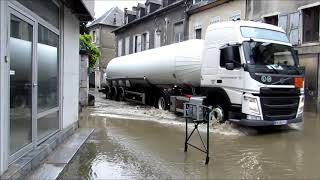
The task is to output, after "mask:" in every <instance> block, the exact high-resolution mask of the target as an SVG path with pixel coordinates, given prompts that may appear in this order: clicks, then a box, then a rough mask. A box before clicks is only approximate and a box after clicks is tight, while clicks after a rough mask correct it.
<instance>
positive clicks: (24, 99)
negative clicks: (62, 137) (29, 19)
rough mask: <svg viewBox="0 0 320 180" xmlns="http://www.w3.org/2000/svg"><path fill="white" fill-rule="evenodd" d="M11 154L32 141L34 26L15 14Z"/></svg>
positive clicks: (12, 18)
mask: <svg viewBox="0 0 320 180" xmlns="http://www.w3.org/2000/svg"><path fill="white" fill-rule="evenodd" d="M10 25H11V29H10V40H9V49H10V155H12V154H13V153H15V152H17V151H18V150H19V149H21V148H23V147H24V146H26V145H28V144H29V143H31V140H32V128H31V127H32V39H33V35H32V34H33V28H32V25H30V24H28V23H26V22H24V21H22V20H21V19H19V18H17V17H16V16H13V15H11V21H10Z"/></svg>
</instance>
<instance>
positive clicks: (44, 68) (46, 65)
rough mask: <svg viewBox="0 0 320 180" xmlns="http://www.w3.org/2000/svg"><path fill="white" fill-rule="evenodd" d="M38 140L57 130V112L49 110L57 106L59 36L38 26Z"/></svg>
mask: <svg viewBox="0 0 320 180" xmlns="http://www.w3.org/2000/svg"><path fill="white" fill-rule="evenodd" d="M37 51H38V52H37V58H38V73H37V74H38V98H37V99H38V113H45V114H47V113H49V114H47V115H46V116H44V117H40V116H39V117H38V118H39V119H38V125H37V126H38V138H39V139H41V138H42V137H45V136H47V135H49V134H50V133H52V132H53V131H55V130H57V129H58V128H59V121H58V119H59V118H58V116H59V112H58V110H56V111H55V112H54V113H53V112H50V111H49V110H51V109H54V108H56V107H58V106H59V103H58V102H59V101H58V97H59V88H58V87H59V58H58V57H59V36H58V35H57V34H55V33H54V32H52V31H50V30H49V29H47V28H46V27H44V26H42V25H40V24H39V26H38V44H37Z"/></svg>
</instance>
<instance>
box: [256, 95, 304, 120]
mask: <svg viewBox="0 0 320 180" xmlns="http://www.w3.org/2000/svg"><path fill="white" fill-rule="evenodd" d="M299 100H300V98H299V96H288V97H260V101H261V107H262V113H263V119H264V120H267V121H275V120H287V119H295V118H296V114H297V110H298V106H299Z"/></svg>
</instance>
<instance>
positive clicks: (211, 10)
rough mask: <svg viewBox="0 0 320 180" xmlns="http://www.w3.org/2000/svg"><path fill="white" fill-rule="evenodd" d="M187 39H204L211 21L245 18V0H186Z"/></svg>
mask: <svg viewBox="0 0 320 180" xmlns="http://www.w3.org/2000/svg"><path fill="white" fill-rule="evenodd" d="M188 5H189V8H188V10H187V13H188V15H189V27H188V28H189V30H188V32H189V34H188V36H189V39H204V38H205V34H206V30H207V28H208V26H209V25H210V24H212V23H218V22H222V21H230V20H239V19H241V20H244V19H246V0H188Z"/></svg>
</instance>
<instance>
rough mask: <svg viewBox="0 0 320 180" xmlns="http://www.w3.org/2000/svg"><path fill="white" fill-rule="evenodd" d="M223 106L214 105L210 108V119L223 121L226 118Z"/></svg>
mask: <svg viewBox="0 0 320 180" xmlns="http://www.w3.org/2000/svg"><path fill="white" fill-rule="evenodd" d="M224 107H225V106H223V105H222V104H221V105H215V106H213V108H212V111H211V114H212V116H213V117H212V119H211V120H214V119H215V120H216V121H217V122H219V123H224V122H225V121H226V119H227V114H226V112H227V111H226V108H224Z"/></svg>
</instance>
